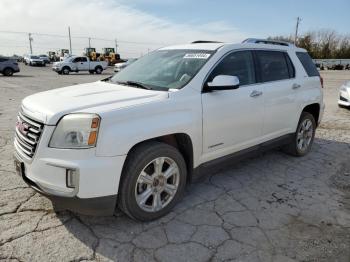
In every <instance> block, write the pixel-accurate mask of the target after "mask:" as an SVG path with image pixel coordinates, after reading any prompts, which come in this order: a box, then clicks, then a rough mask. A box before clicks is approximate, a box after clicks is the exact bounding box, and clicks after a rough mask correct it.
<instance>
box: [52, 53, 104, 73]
mask: <svg viewBox="0 0 350 262" xmlns="http://www.w3.org/2000/svg"><path fill="white" fill-rule="evenodd" d="M107 66H108V63H107V62H105V61H90V59H89V58H88V57H86V56H70V57H68V58H66V59H64V60H63V61H60V62H55V63H53V66H52V70H53V71H55V72H57V73H58V74H63V75H68V74H69V73H71V72H75V73H78V72H81V71H88V72H89V73H90V74H93V73H96V74H101V73H102V72H103V70H105V69H106V68H107Z"/></svg>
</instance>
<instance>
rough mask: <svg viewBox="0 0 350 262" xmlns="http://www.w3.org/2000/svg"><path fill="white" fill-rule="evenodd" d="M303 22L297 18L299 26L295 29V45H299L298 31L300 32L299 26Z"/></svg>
mask: <svg viewBox="0 0 350 262" xmlns="http://www.w3.org/2000/svg"><path fill="white" fill-rule="evenodd" d="M300 22H301V18H300V17H299V16H298V18H297V25H296V27H295V36H294V44H295V45H297V40H298V30H299V24H300Z"/></svg>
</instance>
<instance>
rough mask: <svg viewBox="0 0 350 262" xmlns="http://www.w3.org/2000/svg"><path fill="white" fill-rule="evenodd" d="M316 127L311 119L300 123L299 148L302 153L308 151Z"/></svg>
mask: <svg viewBox="0 0 350 262" xmlns="http://www.w3.org/2000/svg"><path fill="white" fill-rule="evenodd" d="M313 133H314V127H313V125H312V122H311V120H310V119H305V120H304V121H303V122H301V123H300V125H299V128H298V133H297V147H298V149H299V150H300V151H303V152H304V151H306V150H307V149H308V148H309V146H310V144H311V141H312V137H313Z"/></svg>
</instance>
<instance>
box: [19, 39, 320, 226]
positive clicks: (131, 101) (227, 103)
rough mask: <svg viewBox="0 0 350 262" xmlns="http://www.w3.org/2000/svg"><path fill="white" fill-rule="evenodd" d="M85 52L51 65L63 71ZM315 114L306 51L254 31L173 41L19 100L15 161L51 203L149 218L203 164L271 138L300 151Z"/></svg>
mask: <svg viewBox="0 0 350 262" xmlns="http://www.w3.org/2000/svg"><path fill="white" fill-rule="evenodd" d="M78 58H79V60H77V59H78ZM82 58H83V59H84V61H87V60H86V58H85V57H76V58H73V60H70V61H69V62H67V63H64V64H62V65H57V67H56V68H59V70H60V71H63V69H64V67H65V66H70V67H72V68H71V69H68V72H70V70H74V68H73V66H79V64H80V63H81V62H82V60H81V59H82ZM75 63H77V65H75ZM83 63H84V62H83ZM88 65H89V66H91V65H93V66H92V67H90V68H86V69H85V70H89V69H93V70H96V67H97V66H101V64H100V63H94V62H90V63H89V64H88ZM323 111H324V103H323V80H322V78H321V77H320V74H319V72H318V70H317V68H316V67H315V65H314V63H313V62H312V60H311V58H310V56H309V54H308V53H307V51H306V50H305V49H301V48H298V47H296V46H294V45H292V44H289V43H285V42H277V41H269V40H259V39H249V40H246V41H244V42H243V43H241V44H230V43H227V44H225V43H219V42H215V43H214V42H204V41H200V42H194V43H192V44H185V45H179V46H170V47H165V48H161V49H159V50H157V51H154V52H152V53H150V54H148V55H145V56H143V57H142V58H140V59H139V60H138V61H136V62H135V63H133V64H132V65H131V66H128V67H126V68H125V69H123V70H122V71H120V72H119V73H117V74H115V75H114V76H112V77H109V78H107V79H105V80H104V81H98V82H94V83H86V84H81V85H74V86H69V87H64V88H59V89H53V90H49V91H46V92H40V93H37V94H34V95H31V96H29V97H26V98H25V99H24V100H23V101H22V107H21V109H20V112H19V114H18V121H17V123H16V134H15V139H14V148H15V152H14V153H15V159H16V160H15V163H16V164H15V166H16V171H17V174H18V175H19V176H21V177H22V179H23V180H24V181H25V182H26V183H27V184H28V185H29V186H31V187H32V188H34V189H35V190H37V191H38V192H39V193H42V194H44V195H46V196H48V197H49V198H51V199H52V201H53V202H54V203H55V202H56V203H58V205H59V206H60V207H64V208H66V209H69V210H73V211H76V212H80V213H84V214H90V215H102V214H104V215H112V214H113V212H114V210H115V208H116V205H118V206H119V207H120V208H121V210H123V211H124V212H125V213H126V214H127V215H129V216H130V217H132V218H134V219H138V220H141V221H150V220H154V219H157V218H160V217H161V216H164V215H165V214H167V213H169V212H170V211H171V209H172V208H173V207H174V206H175V204H176V203H178V202H179V201H180V200H181V198H182V197H183V195H184V193H185V187H186V183H188V182H189V181H192V180H194V179H195V178H196V177H197V176H198V174H200V173H201V170H202V171H203V170H210V167H213V165H215V166H216V167H220V168H222V166H224V165H225V162H227V160H229V163H232V161H233V160H234V159H237V157H241V156H242V155H243V154H247V153H248V152H252V151H253V150H261V149H266V148H271V147H273V146H280V147H282V148H283V150H284V151H285V152H286V153H288V154H290V155H293V156H296V157H302V156H305V155H307V154H308V153H309V152H310V150H311V148H312V144H313V141H314V136H315V131H316V128H317V127H318V125H319V123H320V121H321V119H322V115H323ZM252 161H254V159H253V160H252ZM303 161H304V162H305V161H308V159H304V160H303V159H299V160H296V161H291V162H293V163H295V165H300V163H303ZM199 219H200V218H199Z"/></svg>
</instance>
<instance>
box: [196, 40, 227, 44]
mask: <svg viewBox="0 0 350 262" xmlns="http://www.w3.org/2000/svg"><path fill="white" fill-rule="evenodd" d="M210 43H222V42H219V41H206V40H197V41H194V42H192V43H191V44H210Z"/></svg>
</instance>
